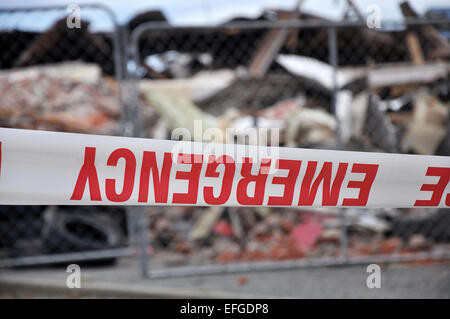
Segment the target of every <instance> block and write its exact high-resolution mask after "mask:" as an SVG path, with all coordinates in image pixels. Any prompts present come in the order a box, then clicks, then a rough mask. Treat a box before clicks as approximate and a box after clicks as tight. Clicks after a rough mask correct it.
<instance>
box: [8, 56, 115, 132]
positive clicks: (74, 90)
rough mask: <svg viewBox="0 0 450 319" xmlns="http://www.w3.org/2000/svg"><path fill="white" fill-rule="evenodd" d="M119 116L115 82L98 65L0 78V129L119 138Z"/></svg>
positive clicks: (40, 69)
mask: <svg viewBox="0 0 450 319" xmlns="http://www.w3.org/2000/svg"><path fill="white" fill-rule="evenodd" d="M119 113H120V109H119V102H118V86H117V83H116V82H115V80H113V79H112V78H109V77H103V76H102V74H101V70H100V68H99V67H98V66H97V65H95V64H82V63H76V62H71V63H63V64H58V65H49V66H34V67H28V68H21V69H15V70H11V71H3V72H1V73H0V126H3V127H15V128H24V129H39V130H51V131H63V132H76V133H92V134H109V135H117V134H118V133H119V126H118V119H119Z"/></svg>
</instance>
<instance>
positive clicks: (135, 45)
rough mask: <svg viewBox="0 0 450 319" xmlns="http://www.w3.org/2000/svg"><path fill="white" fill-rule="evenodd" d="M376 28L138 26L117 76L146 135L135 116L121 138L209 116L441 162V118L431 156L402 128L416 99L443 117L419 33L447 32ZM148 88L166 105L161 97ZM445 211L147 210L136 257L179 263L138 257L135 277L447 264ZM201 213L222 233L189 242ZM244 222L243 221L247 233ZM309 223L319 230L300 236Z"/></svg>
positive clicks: (290, 138)
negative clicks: (149, 118)
mask: <svg viewBox="0 0 450 319" xmlns="http://www.w3.org/2000/svg"><path fill="white" fill-rule="evenodd" d="M387 25H389V27H390V29H391V30H393V31H392V32H379V30H373V29H368V28H367V26H366V25H365V24H364V23H362V22H343V23H331V22H330V23H329V22H323V21H317V20H314V21H298V20H296V21H290V20H289V21H282V22H280V21H277V22H271V21H246V22H233V23H230V24H225V25H221V26H213V27H210V26H207V27H205V26H201V27H196V26H190V27H174V26H169V25H167V24H164V23H144V24H141V25H139V26H138V27H137V28H136V29H135V30H134V32H133V33H132V35H131V37H130V44H129V45H128V47H129V48H131V52H130V53H129V54H130V55H132V56H133V57H134V68H133V70H132V72H133V74H131V76H132V77H133V79H134V80H135V81H136V89H135V90H136V91H137V92H139V93H138V94H135V97H136V99H135V101H134V102H131V103H130V104H133V105H135V106H136V108H137V110H136V111H135V114H142V113H143V112H147V113H148V112H149V109H152V110H153V109H155V108H156V109H158V111H159V115H156V116H155V117H156V120H154V121H153V122H152V125H145V124H144V123H143V122H142V121H141V118H142V117H141V116H139V115H137V116H135V119H138V123H136V124H135V127H140V128H141V129H140V130H137V131H135V134H137V135H138V136H143V137H155V138H170V130H171V129H174V128H175V127H176V126H177V125H180V123H187V122H189V121H193V120H195V119H197V120H205V118H204V117H208V116H210V115H212V116H214V117H216V118H219V119H220V120H218V122H219V123H227V124H232V125H233V124H236V122H233V121H234V120H236V119H237V118H245V119H246V120H247V121H250V122H251V124H247V125H248V126H251V127H264V125H267V126H270V125H279V124H276V123H275V122H276V120H278V121H281V122H283V124H281V125H284V126H283V130H284V131H283V134H284V136H282V143H281V144H282V145H283V146H294V147H312V148H323V149H343V150H362V151H381V152H404V153H409V152H415V153H419V154H436V155H446V156H448V155H450V149H449V148H448V138H449V131H450V130H449V128H448V127H449V126H448V124H447V123H450V121H448V120H447V122H445V120H444V119H445V118H447V116H448V115H445V116H444V117H442V121H441V122H440V123H439V124H438V125H439V127H440V131H441V133H445V131H447V133H446V135H445V136H446V137H442V135H440V140H437V141H436V139H435V138H433V137H432V136H431V135H425V132H423V134H424V135H422V136H423V138H424V139H425V140H427V139H430V138H432V139H433V141H431V142H430V144H433V145H434V146H433V147H432V148H427V147H426V146H424V145H422V144H421V141H420V136H421V134H422V133H420V132H419V134H418V132H417V127H416V125H417V124H418V123H417V122H416V121H420V120H422V119H417V118H416V117H417V116H419V115H413V114H418V112H419V111H418V109H421V107H422V104H423V103H424V102H423V101H424V100H425V101H428V102H425V103H436V105H439V106H438V108H439V109H440V110H441V111H442V112H443V113H442V114H448V110H447V111H445V108H446V107H447V109H448V102H449V99H448V93H446V92H448V79H447V74H448V70H449V64H448V62H445V61H448V57H447V60H445V57H444V60H439V59H437V58H436V56H435V55H433V54H435V53H436V52H437V48H436V47H433V46H432V45H431V46H430V43H429V41H428V40H430V39H427V38H426V36H425V38H424V36H423V32H424V29H426V28H428V30H429V29H430V28H431V25H433V26H434V27H436V29H433V30H434V31H433V32H434V34H435V33H436V32H437V31H436V30H448V28H449V22H448V21H447V20H444V21H437V20H433V21H425V20H419V19H407V20H406V21H405V23H398V22H389V23H388V24H387ZM419 35H420V37H419ZM405 37H406V38H405ZM411 38H414V39H415V40H414V39H413V40H411ZM419 40H420V41H421V44H422V47H424V48H425V49H424V51H419V57H417V56H414V52H412V51H414V50H416V49H417V45H416V43H420V41H419ZM447 41H448V40H447ZM419 50H420V44H419ZM433 50H435V51H433ZM417 59H419V60H417ZM425 74H427V75H425ZM405 75H406V76H405ZM139 79H140V80H139ZM153 92H157V93H158V94H159V95H158V96H161V94H163V95H164V96H165V97H167V99H166V100H164V101H162V100H160V99H158V98H157V97H158V96H156V97H155V94H153ZM427 99H428V100H427ZM431 100H432V102H431ZM168 101H169V103H168ZM446 103H447V104H446ZM186 104H190V106H191V107H193V108H194V109H195V110H196V113H195V114H196V117H195V116H194V117H192V116H191V115H189V114H183V111H182V110H186V108H185V105H186ZM181 106H182V107H181ZM402 109H403V111H402ZM198 110H201V111H200V112H197V111H198ZM230 110H232V112H230ZM399 110H400V111H399ZM283 112H285V114H287V117H284V118H283V114H281V113H283ZM430 112H434V111H430ZM439 112H440V111H437V113H436V114H438V113H439ZM446 112H447V113H446ZM177 113H179V116H178V117H177V116H176V115H174V114H177ZM199 114H202V115H199ZM280 114H281V115H280ZM439 114H440V113H439ZM159 116H161V117H162V118H163V120H161V119H160V118H159ZM189 116H191V117H189ZM431 116H432V115H431ZM186 117H189V118H188V119H186ZM186 121H187V122H186ZM264 121H266V122H267V123H265V124H261V123H264ZM155 123H156V124H155ZM242 123H244V122H241V123H240V124H241V125H244V124H242ZM236 125H237V124H236ZM430 125H431V124H430ZM155 126H156V127H158V128H159V129H158V130H154V127H155ZM315 134H317V135H315ZM418 135H419V136H418ZM425 144H427V142H425ZM428 146H430V145H428ZM168 211H170V212H168ZM448 213H449V211H448V210H426V209H411V210H405V209H392V210H381V209H378V210H377V209H371V210H360V209H345V210H344V209H343V210H333V209H319V210H306V211H305V210H296V211H293V210H291V209H287V208H286V209H277V208H273V209H260V208H255V209H247V208H242V209H241V208H238V209H234V208H229V209H221V212H219V213H217V209H216V208H211V209H210V208H207V209H202V208H198V207H197V208H185V209H183V208H177V207H175V208H149V210H148V212H143V213H142V214H143V216H144V217H143V218H144V219H145V218H148V216H150V220H149V221H148V223H149V224H150V233H149V234H150V236H151V240H150V242H149V243H147V242H146V243H141V247H147V246H148V245H151V246H152V247H154V249H155V250H156V251H165V250H167V248H169V250H176V251H179V254H180V255H183V254H184V259H183V260H182V261H179V262H177V263H182V264H186V265H183V266H181V267H172V268H171V267H167V264H166V265H165V267H164V269H158V267H151V269H149V268H147V265H149V264H150V263H149V261H148V260H147V259H148V258H149V256H148V255H147V254H143V255H142V260H143V261H142V267H143V269H142V272H143V274H144V276H148V277H166V276H169V277H171V276H184V275H202V274H213V273H224V272H239V271H257V270H275V269H279V270H282V269H291V268H296V267H309V266H319V265H322V266H326V265H347V264H356V263H370V262H377V263H382V262H398V261H411V260H419V259H442V258H449V257H450V251H449V249H448V242H449V241H448V240H449V233H450V219H449V218H448ZM185 214H188V215H189V216H191V218H192V219H194V222H192V221H190V222H186V224H188V225H189V226H190V227H187V226H186V225H185V226H186V228H187V229H190V230H186V229H184V230H179V229H177V226H173V225H174V224H176V223H177V220H178V219H183V217H182V216H183V215H185ZM207 214H214V215H215V216H218V217H216V219H215V222H219V223H220V224H221V225H224V224H225V225H227V226H229V225H231V228H232V231H231V232H232V233H233V235H230V234H229V233H228V234H227V233H226V232H223V231H222V230H219V229H218V230H210V232H209V233H208V235H207V236H206V235H205V236H204V237H201V238H199V237H198V236H197V237H196V236H195V235H193V232H192V228H195V227H197V226H198V225H199V224H200V223H201V222H200V221H201V220H202V218H203V217H202V216H203V215H205V216H206V215H207ZM246 215H250V217H248V216H246ZM168 216H169V217H168ZM192 216H194V217H192ZM248 219H252V220H253V221H255V220H257V222H256V223H255V224H253V225H252V224H251V223H250V222H248ZM203 220H205V219H203ZM236 220H237V222H236ZM274 220H275V221H274ZM280 220H282V221H280ZM213 224H214V223H212V224H210V225H209V226H210V227H212V226H213ZM236 224H237V225H238V226H236ZM161 225H163V226H161ZM274 225H275V226H274ZM302 225H303V226H302ZM180 227H181V226H180ZM296 227H298V228H297V229H301V230H302V231H303V232H311V233H312V235H311V236H312V237H314V240H313V241H314V244H304V248H299V249H297V248H298V247H299V246H300V247H301V244H302V243H301V241H302V238H301V237H302V236H297V237H300V238H297V237H296V233H295V230H293V228H296ZM302 227H303V228H302ZM314 227H317V228H318V229H319V230H318V231H317V233H320V234H314V232H315V230H314ZM144 229H145V228H144ZM212 233H215V235H211V234H212ZM297 235H298V233H297ZM258 236H259V237H258ZM219 237H220V238H219ZM142 238H145V236H144V237H142ZM217 238H219V239H220V240H219V239H217ZM257 238H265V240H266V242H263V240H261V241H259V239H257ZM291 241H294V243H292V242H291ZM296 241H297V242H296ZM224 242H225V243H224ZM186 246H187V247H186ZM205 246H206V247H207V248H200V247H205ZM164 247H165V248H164ZM179 247H182V248H179ZM208 247H209V248H208ZM211 247H212V248H211ZM203 249H204V250H208V249H209V250H211V249H212V250H213V252H212V253H211V254H209V257H208V258H209V259H208V258H207V259H206V261H205V260H202V261H200V262H199V261H192V259H193V258H191V257H189V256H190V251H191V250H194V251H197V252H198V251H200V250H203ZM296 249H297V250H296ZM193 254H194V255H195V253H193ZM156 255H157V256H158V254H156ZM194 259H195V258H194ZM261 260H264V261H261ZM224 263H225V264H224ZM155 264H161V263H160V262H156V263H155Z"/></svg>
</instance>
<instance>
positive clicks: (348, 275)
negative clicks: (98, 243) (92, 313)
mask: <svg viewBox="0 0 450 319" xmlns="http://www.w3.org/2000/svg"><path fill="white" fill-rule="evenodd" d="M81 270H82V280H81V282H82V287H84V289H81V290H78V289H68V288H66V286H65V282H66V277H67V275H68V274H67V273H66V272H65V268H63V267H41V268H28V269H15V270H11V269H9V270H3V271H0V297H7V298H17V297H18V298H21V297H31V298H33V297H61V298H67V297H87V298H90V297H94V298H95V297H178V298H183V297H184V298H186V297H188V298H189V297H191V298H196V297H212V298H215V297H218V298H220V297H224V298H227V297H228V298H241V297H242V298H245V297H269V298H270V297H272V298H273V297H275V298H278V297H288V298H450V263H448V262H447V263H438V264H436V263H434V264H430V265H417V264H416V265H411V264H395V265H385V266H383V265H382V266H381V273H382V276H381V288H379V289H368V288H367V286H366V279H367V275H368V274H367V273H366V266H351V267H347V266H346V267H321V268H309V269H297V270H287V271H270V272H256V273H246V274H233V275H220V276H218V275H211V276H199V277H185V278H172V279H142V278H141V276H140V272H139V263H138V261H137V260H136V259H133V258H122V259H120V261H119V262H118V263H117V264H116V265H114V266H102V267H92V266H91V267H87V266H83V267H82V269H81Z"/></svg>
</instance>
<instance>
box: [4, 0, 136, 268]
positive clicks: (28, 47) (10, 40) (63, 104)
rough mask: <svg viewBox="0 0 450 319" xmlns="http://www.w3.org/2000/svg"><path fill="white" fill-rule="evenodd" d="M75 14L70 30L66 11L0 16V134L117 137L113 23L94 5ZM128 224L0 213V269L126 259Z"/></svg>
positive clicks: (39, 212) (117, 41) (23, 209)
mask: <svg viewBox="0 0 450 319" xmlns="http://www.w3.org/2000/svg"><path fill="white" fill-rule="evenodd" d="M79 9H80V11H79V13H80V16H79V17H80V20H79V22H80V23H79V26H78V25H76V24H75V25H73V26H72V27H70V26H69V24H68V22H67V21H68V20H67V18H68V16H70V14H71V13H72V11H71V10H68V7H66V6H50V7H33V8H12V9H0V47H1V51H0V125H1V126H4V127H16V128H27V129H43V130H54V131H66V132H80V133H95V134H111V135H117V134H121V133H122V128H121V124H120V117H121V113H122V110H121V103H120V100H121V99H120V86H119V84H118V80H119V81H120V80H121V79H122V69H123V66H122V63H123V58H122V50H123V48H122V40H121V38H120V34H119V27H118V25H117V21H116V18H115V16H114V14H113V12H112V11H111V10H110V9H109V8H108V7H104V6H100V5H81V6H80V7H79ZM72 22H74V21H72ZM128 217H129V214H127V212H126V208H124V207H106V208H102V207H99V208H95V207H83V206H73V207H63V206H61V207H51V206H0V266H21V265H34V264H40V263H59V262H68V261H95V260H98V259H101V260H103V261H105V260H110V261H113V260H114V259H115V257H117V256H123V255H125V254H128V255H129V254H130V253H133V249H131V248H130V240H131V239H132V238H131V237H133V236H132V235H133V232H134V229H133V228H132V227H128V225H127V224H128V223H129V218H128ZM130 238H131V239H130ZM129 239H130V240H129Z"/></svg>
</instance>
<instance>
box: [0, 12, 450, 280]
mask: <svg viewBox="0 0 450 319" xmlns="http://www.w3.org/2000/svg"><path fill="white" fill-rule="evenodd" d="M80 7H81V8H94V9H99V10H102V11H104V12H105V13H106V14H107V15H108V16H109V17H110V18H111V21H112V23H113V26H114V30H113V31H112V35H113V51H114V52H113V53H114V67H115V77H116V79H117V81H118V82H119V102H120V106H121V125H122V132H123V135H126V136H139V135H140V134H141V132H140V123H139V99H138V92H139V91H138V88H137V81H138V79H137V77H135V75H134V74H132V73H129V71H128V70H127V68H126V63H127V62H128V61H129V60H130V59H132V60H134V62H135V63H136V65H139V63H140V62H139V61H140V57H139V50H138V43H139V39H140V37H141V36H142V34H143V33H144V32H148V31H152V30H153V31H171V32H173V31H176V30H200V31H202V30H218V29H227V28H238V29H252V28H253V29H257V28H268V29H271V28H326V29H327V31H328V35H329V36H328V47H329V58H328V60H329V61H328V62H329V64H330V65H332V66H333V70H334V73H333V83H334V87H333V90H332V110H334V112H335V103H336V97H337V93H338V87H337V80H336V72H337V69H338V65H337V64H338V51H337V40H338V39H337V29H339V28H341V27H351V26H355V27H356V26H364V25H365V24H364V23H362V22H323V21H318V20H301V21H299V20H286V21H276V22H270V21H253V22H236V23H230V24H226V25H221V26H170V25H168V24H167V23H153V22H149V23H143V24H141V25H139V26H138V27H137V28H136V29H135V30H134V31H133V33H132V34H128V33H127V32H126V30H124V29H122V27H121V26H119V24H118V22H117V19H116V16H115V14H114V12H113V11H112V10H111V9H110V8H108V7H107V6H104V5H99V4H82V5H80ZM65 9H66V6H45V7H44V6H42V7H29V8H28V7H27V8H26V7H24V8H7V9H0V12H1V13H7V12H32V11H35V10H65ZM449 23H450V22H449V21H448V20H440V21H437V20H434V21H427V20H423V19H406V20H405V21H404V22H403V23H401V24H402V25H405V24H406V25H423V24H449ZM391 24H395V25H398V24H399V23H398V22H384V23H383V25H391ZM124 90H132V91H133V90H134V92H132V94H131V101H130V100H129V99H128V98H124V95H123V91H124ZM130 106H131V109H130ZM336 137H337V145H339V143H340V139H339V125H338V127H337V132H336ZM340 218H341V231H342V233H341V256H340V257H338V258H320V259H308V260H304V259H302V260H290V261H281V262H273V261H270V262H252V263H234V264H227V265H204V266H187V267H176V268H171V269H162V270H153V269H151V268H150V266H151V264H150V259H149V258H150V257H149V255H148V252H147V247H148V245H149V240H148V234H147V231H148V223H149V217H148V216H147V215H146V213H145V210H144V208H142V207H127V226H128V230H129V236H130V238H129V241H130V243H131V244H132V245H137V246H139V248H140V251H141V254H140V255H141V257H140V258H141V271H142V275H143V276H144V277H147V278H159V277H174V276H186V275H207V274H217V273H234V272H243V271H267V270H285V269H294V268H303V267H314V266H337V265H352V264H362V263H372V262H376V263H384V262H400V261H411V260H418V259H423V258H427V259H448V258H450V253H445V252H444V253H438V254H433V253H417V254H411V255H378V256H369V257H358V258H353V257H352V258H350V257H349V256H348V252H347V248H348V236H347V223H346V218H345V214H344V213H343V211H341V214H340ZM134 252H135V249H134V248H131V247H128V248H123V249H122V248H120V249H109V250H102V251H90V252H81V253H68V254H58V255H40V256H30V257H19V258H9V259H3V260H0V267H12V266H20V265H34V264H44V263H54V262H66V261H69V260H73V259H77V260H94V259H99V258H105V257H118V256H123V255H130V254H133V253H134Z"/></svg>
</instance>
